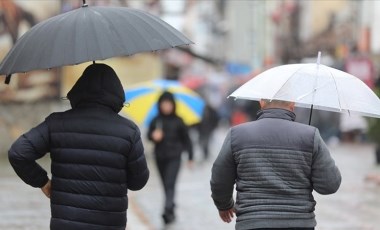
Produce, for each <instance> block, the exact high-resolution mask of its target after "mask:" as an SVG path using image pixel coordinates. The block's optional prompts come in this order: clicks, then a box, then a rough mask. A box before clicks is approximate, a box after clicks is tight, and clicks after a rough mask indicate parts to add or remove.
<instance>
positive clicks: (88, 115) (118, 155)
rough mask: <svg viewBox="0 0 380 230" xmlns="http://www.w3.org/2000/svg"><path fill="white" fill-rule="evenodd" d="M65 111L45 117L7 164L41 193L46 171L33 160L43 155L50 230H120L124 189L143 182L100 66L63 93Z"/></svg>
mask: <svg viewBox="0 0 380 230" xmlns="http://www.w3.org/2000/svg"><path fill="white" fill-rule="evenodd" d="M68 98H69V100H70V102H71V105H72V107H73V108H72V109H71V110H68V111H65V112H60V113H53V114H51V115H50V116H48V117H47V118H46V120H45V121H44V122H42V123H41V124H40V125H38V126H37V127H35V128H33V129H32V130H30V131H29V132H28V133H26V134H24V135H22V136H21V137H20V138H19V139H18V140H17V141H16V142H15V143H14V144H13V145H12V147H11V149H10V150H9V160H10V163H11V164H12V166H13V168H14V170H15V171H16V173H17V174H18V175H19V176H20V177H21V179H23V180H24V181H25V182H26V183H27V184H30V185H31V186H33V187H42V186H43V185H45V184H46V182H47V181H48V177H47V172H46V171H45V170H44V169H43V168H41V167H40V166H39V165H38V164H37V163H36V161H35V160H36V159H38V158H41V157H42V156H44V155H45V154H46V153H48V152H50V157H51V160H52V164H51V172H52V192H51V212H52V218H51V222H50V228H51V229H54V230H57V229H65V230H66V229H86V230H91V229H102V230H106V229H107V230H111V229H112V230H125V227H126V210H127V208H128V197H127V190H128V189H130V190H139V189H141V188H142V187H144V185H145V184H146V182H147V180H148V177H149V170H148V168H147V163H146V159H145V156H144V148H143V145H142V141H141V137H140V131H139V129H138V127H137V126H136V125H135V124H134V123H133V122H131V121H130V120H127V119H125V118H123V117H121V116H120V115H118V112H119V111H120V110H121V108H122V105H123V102H124V92H123V88H122V86H121V83H120V80H119V79H118V77H117V76H116V73H115V72H114V71H113V70H112V69H111V68H110V67H108V66H106V65H104V64H93V65H91V66H89V67H87V69H86V70H85V72H84V73H83V75H82V77H81V78H80V79H79V80H78V81H77V83H76V84H75V85H74V87H73V88H72V90H71V91H70V92H69V94H68Z"/></svg>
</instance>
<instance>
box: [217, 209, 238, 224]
mask: <svg viewBox="0 0 380 230" xmlns="http://www.w3.org/2000/svg"><path fill="white" fill-rule="evenodd" d="M234 213H235V209H234V208H230V209H228V210H224V211H219V216H220V218H221V219H222V220H223V221H224V222H226V223H230V222H231V220H232V218H233V217H234Z"/></svg>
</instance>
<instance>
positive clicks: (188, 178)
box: [0, 129, 380, 230]
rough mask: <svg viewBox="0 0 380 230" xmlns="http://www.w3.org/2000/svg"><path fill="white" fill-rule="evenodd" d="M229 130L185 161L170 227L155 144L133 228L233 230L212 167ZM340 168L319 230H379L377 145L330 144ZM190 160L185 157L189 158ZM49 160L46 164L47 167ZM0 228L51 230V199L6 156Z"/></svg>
mask: <svg viewBox="0 0 380 230" xmlns="http://www.w3.org/2000/svg"><path fill="white" fill-rule="evenodd" d="M224 135H225V129H220V130H218V132H217V133H216V135H215V136H214V138H213V140H214V141H213V145H212V148H211V150H212V152H213V155H211V157H210V159H209V160H207V161H203V160H202V156H201V154H200V152H199V149H198V148H196V153H195V162H194V163H195V164H194V165H193V168H188V167H187V165H186V164H185V162H184V164H183V167H182V169H181V171H180V175H179V178H178V185H177V197H176V201H177V202H176V205H177V206H176V207H177V208H176V212H177V220H176V222H175V223H173V224H170V225H168V226H165V225H164V224H163V222H162V219H161V211H162V205H163V192H162V188H161V184H160V181H159V178H158V175H157V168H156V166H155V164H154V162H153V160H152V154H151V151H150V146H149V145H147V146H146V148H147V158H148V162H149V166H150V170H151V177H150V180H149V181H148V184H147V186H146V187H145V188H144V189H143V190H141V191H138V192H130V194H129V197H130V205H129V210H128V226H127V229H128V230H163V229H167V230H190V229H191V230H197V229H219V230H224V229H226V230H227V229H234V222H232V223H230V224H225V223H223V222H222V221H221V220H220V219H219V216H218V212H217V210H216V208H215V207H214V205H213V202H212V199H211V197H210V195H211V193H210V186H209V180H210V175H211V166H212V163H213V160H214V159H215V157H216V155H217V152H218V150H219V147H220V145H221V143H222V141H223V139H224ZM330 150H331V152H332V155H333V158H334V159H335V160H336V162H337V165H338V166H339V168H340V170H341V173H342V177H343V182H342V185H341V187H340V189H339V191H338V192H337V193H336V194H333V195H328V196H322V195H319V194H316V193H315V194H314V196H315V199H316V201H317V207H316V215H317V222H318V225H317V227H316V229H317V230H343V229H344V230H378V229H380V184H376V183H375V182H371V181H366V180H365V177H366V176H367V175H368V174H371V173H380V167H379V166H376V165H375V163H374V162H375V159H374V153H373V151H374V150H373V146H372V145H369V144H340V145H336V146H332V147H330ZM184 158H185V156H184ZM48 162H49V159H48V158H47V159H43V160H42V161H41V163H42V164H43V165H45V166H46V167H47V166H48ZM0 188H1V189H0V204H1V205H0V229H7V230H16V229H28V230H34V229H36V230H37V229H38V230H43V229H49V218H50V208H49V200H48V199H47V198H46V197H45V196H44V195H43V194H42V193H41V192H40V190H39V189H34V188H31V187H29V186H27V185H25V184H24V183H23V182H22V181H21V180H20V179H18V178H17V176H16V175H15V174H14V172H13V171H12V169H11V167H10V166H9V164H8V162H7V160H6V159H5V160H3V161H0Z"/></svg>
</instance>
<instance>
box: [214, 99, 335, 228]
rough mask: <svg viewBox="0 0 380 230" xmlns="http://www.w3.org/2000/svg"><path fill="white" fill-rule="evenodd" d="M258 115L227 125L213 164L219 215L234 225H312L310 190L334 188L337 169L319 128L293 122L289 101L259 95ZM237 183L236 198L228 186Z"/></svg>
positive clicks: (322, 192)
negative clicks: (270, 99)
mask: <svg viewBox="0 0 380 230" xmlns="http://www.w3.org/2000/svg"><path fill="white" fill-rule="evenodd" d="M260 106H261V109H262V110H260V111H259V112H258V113H257V120H256V121H252V122H247V123H244V124H241V125H238V126H235V127H232V128H231V129H230V130H229V132H228V133H227V136H226V138H225V140H224V143H223V146H222V147H221V150H220V152H219V155H218V157H217V159H216V160H215V162H214V164H213V167H212V176H211V181H210V184H211V191H212V198H213V200H214V203H215V205H216V207H217V209H218V210H219V215H220V217H221V219H222V220H223V221H224V222H227V223H229V222H231V220H232V218H233V216H234V213H236V216H237V219H236V229H238V230H239V229H303V230H309V229H314V227H315V226H316V220H315V214H314V210H315V205H316V202H315V200H314V198H313V195H312V191H313V190H315V191H316V192H318V193H320V194H332V193H335V192H336V191H337V190H338V188H339V186H340V183H341V175H340V172H339V169H338V168H337V166H336V165H335V162H334V160H333V159H332V158H331V156H330V152H329V150H328V149H327V146H326V144H325V143H324V141H323V140H322V138H321V136H320V134H319V131H318V129H317V128H315V127H313V126H308V125H304V124H301V123H297V122H294V120H295V114H294V113H293V111H294V103H293V102H286V101H276V100H272V101H269V100H261V101H260ZM235 184H236V191H237V197H236V203H235V201H234V199H233V189H234V185H235Z"/></svg>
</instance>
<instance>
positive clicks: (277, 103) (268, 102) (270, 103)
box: [261, 99, 293, 106]
mask: <svg viewBox="0 0 380 230" xmlns="http://www.w3.org/2000/svg"><path fill="white" fill-rule="evenodd" d="M261 100H263V101H264V102H265V104H266V105H267V106H289V105H291V104H292V103H293V102H291V101H282V100H270V99H261Z"/></svg>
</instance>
